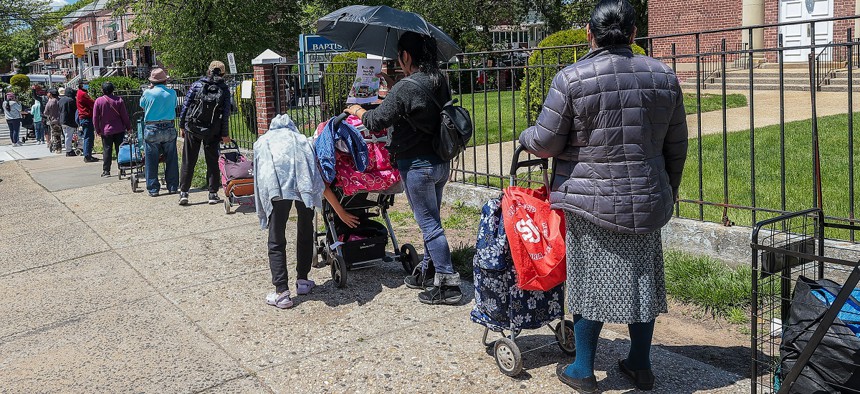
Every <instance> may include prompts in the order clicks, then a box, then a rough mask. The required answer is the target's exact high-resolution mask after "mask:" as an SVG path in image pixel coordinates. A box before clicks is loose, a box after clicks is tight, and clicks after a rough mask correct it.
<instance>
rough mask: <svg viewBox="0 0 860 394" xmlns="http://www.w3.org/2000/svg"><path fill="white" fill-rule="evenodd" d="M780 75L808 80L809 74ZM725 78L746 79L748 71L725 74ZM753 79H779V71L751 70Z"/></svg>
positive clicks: (789, 71) (805, 72)
mask: <svg viewBox="0 0 860 394" xmlns="http://www.w3.org/2000/svg"><path fill="white" fill-rule="evenodd" d="M782 75H783V77H784V78H809V72H808V71H802V72H799V71H797V70H784V72H783V73H782ZM726 76H727V77H729V78H731V77H748V76H749V71H743V72H738V71H731V72H727V73H726ZM714 77H715V78H719V77H720V73H719V72H718V73H716V74H714ZM753 78H779V70H776V71H774V70H766V71H763V70H753Z"/></svg>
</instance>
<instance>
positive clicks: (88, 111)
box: [76, 83, 99, 163]
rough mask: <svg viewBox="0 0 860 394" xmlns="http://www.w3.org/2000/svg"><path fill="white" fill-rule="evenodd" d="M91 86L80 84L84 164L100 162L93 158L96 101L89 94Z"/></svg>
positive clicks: (79, 95)
mask: <svg viewBox="0 0 860 394" xmlns="http://www.w3.org/2000/svg"><path fill="white" fill-rule="evenodd" d="M89 90H90V84H88V83H79V84H78V94H77V102H76V104H77V106H78V124H79V125H80V126H81V134H83V137H84V138H83V140H84V162H87V163H93V162H97V161H99V159H96V158H95V157H93V140H94V139H95V133H94V128H93V106H94V105H95V101H93V98H92V97H90V94H89Z"/></svg>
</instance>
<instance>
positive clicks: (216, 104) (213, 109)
mask: <svg viewBox="0 0 860 394" xmlns="http://www.w3.org/2000/svg"><path fill="white" fill-rule="evenodd" d="M201 82H202V83H203V86H202V87H201V88H200V91H199V92H197V94H196V95H195V96H194V101H192V102H191V103H189V104H188V110H187V111H188V112H187V113H186V114H185V127H186V128H187V129H188V130H189V131H191V133H193V134H195V135H197V136H198V137H201V138H208V137H212V136H213V135H214V134H215V133H216V132H219V131H220V130H221V113H222V111H223V109H222V108H221V100H222V99H221V97H222V96H223V94H224V91H223V89H221V86H220V85H219V84H218V83H215V82H212V81H207V80H203V81H201Z"/></svg>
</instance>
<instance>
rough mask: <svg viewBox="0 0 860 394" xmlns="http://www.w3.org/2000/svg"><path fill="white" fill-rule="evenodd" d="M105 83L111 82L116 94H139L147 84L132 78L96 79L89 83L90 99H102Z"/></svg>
mask: <svg viewBox="0 0 860 394" xmlns="http://www.w3.org/2000/svg"><path fill="white" fill-rule="evenodd" d="M105 82H110V83H112V84H113V86H114V91H115V92H127V91H135V92H139V91H140V87H141V85H144V84H146V81H145V80H142V79H137V78H131V77H119V76H117V77H100V78H95V79H93V80H91V81H90V82H89V84H90V91H89V93H90V97H92V98H93V99H95V98H98V97H101V95H102V84H103V83H105Z"/></svg>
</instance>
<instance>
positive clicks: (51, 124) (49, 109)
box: [42, 89, 63, 152]
mask: <svg viewBox="0 0 860 394" xmlns="http://www.w3.org/2000/svg"><path fill="white" fill-rule="evenodd" d="M59 100H60V92H59V91H57V89H50V90H48V102H47V103H45V110H44V111H42V115H43V122H44V124H45V126H46V127H45V134H47V136H48V151H50V152H61V151H62V147H61V146H62V142H61V140H62V138H63V129H62V127H61V126H60V101H59Z"/></svg>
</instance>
